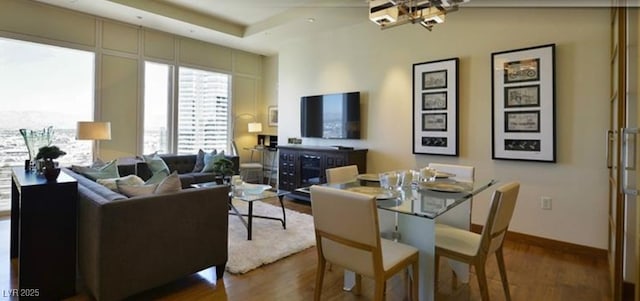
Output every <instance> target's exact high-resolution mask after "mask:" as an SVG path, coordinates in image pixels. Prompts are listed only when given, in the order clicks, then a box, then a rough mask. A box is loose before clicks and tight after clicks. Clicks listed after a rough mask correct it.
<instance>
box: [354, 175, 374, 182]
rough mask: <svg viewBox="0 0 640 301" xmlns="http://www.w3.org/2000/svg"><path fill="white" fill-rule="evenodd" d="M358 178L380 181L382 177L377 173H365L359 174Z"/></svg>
mask: <svg viewBox="0 0 640 301" xmlns="http://www.w3.org/2000/svg"><path fill="white" fill-rule="evenodd" d="M356 179H358V180H360V181H367V182H380V177H379V176H378V174H377V173H363V174H359V175H358V176H357V177H356Z"/></svg>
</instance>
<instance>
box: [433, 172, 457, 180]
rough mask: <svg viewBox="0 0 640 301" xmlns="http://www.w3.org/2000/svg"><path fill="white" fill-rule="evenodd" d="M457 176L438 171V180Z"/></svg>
mask: <svg viewBox="0 0 640 301" xmlns="http://www.w3.org/2000/svg"><path fill="white" fill-rule="evenodd" d="M455 176H456V175H455V174H452V173H448V172H444V171H436V179H446V178H451V177H455Z"/></svg>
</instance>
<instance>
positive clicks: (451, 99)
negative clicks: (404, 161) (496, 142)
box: [412, 58, 460, 156]
mask: <svg viewBox="0 0 640 301" xmlns="http://www.w3.org/2000/svg"><path fill="white" fill-rule="evenodd" d="M459 62H460V60H459V59H458V58H449V59H443V60H437V61H429V62H422V63H416V64H413V118H412V119H413V137H412V138H413V139H412V141H413V142H412V143H413V153H414V154H427V155H443V156H457V155H458V148H459V147H458V144H459V143H458V81H459V77H458V66H459Z"/></svg>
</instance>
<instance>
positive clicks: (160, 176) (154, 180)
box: [144, 170, 169, 184]
mask: <svg viewBox="0 0 640 301" xmlns="http://www.w3.org/2000/svg"><path fill="white" fill-rule="evenodd" d="M167 176H169V173H168V172H166V171H164V170H161V171H159V172H156V173H154V174H153V175H152V176H151V178H149V179H148V180H147V181H146V182H144V184H158V183H160V182H162V180H164V178H166V177H167Z"/></svg>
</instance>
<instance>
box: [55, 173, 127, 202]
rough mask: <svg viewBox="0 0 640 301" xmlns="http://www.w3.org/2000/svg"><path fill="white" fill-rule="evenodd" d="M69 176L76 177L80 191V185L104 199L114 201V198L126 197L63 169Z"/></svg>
mask: <svg viewBox="0 0 640 301" xmlns="http://www.w3.org/2000/svg"><path fill="white" fill-rule="evenodd" d="M65 172H66V173H67V174H68V175H69V176H71V177H72V178H74V179H76V180H77V181H78V191H80V190H81V189H80V187H82V188H83V189H82V190H85V189H86V190H89V191H91V192H92V194H96V195H98V196H100V197H101V198H103V199H105V200H106V201H115V200H122V199H126V198H127V197H126V196H124V195H122V194H120V193H117V192H115V191H112V190H110V189H109V188H107V187H105V186H103V185H100V184H98V183H96V182H94V181H93V180H90V179H88V178H86V177H84V176H82V175H80V174H77V173H75V172H73V171H71V170H66V171H65Z"/></svg>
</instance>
